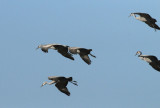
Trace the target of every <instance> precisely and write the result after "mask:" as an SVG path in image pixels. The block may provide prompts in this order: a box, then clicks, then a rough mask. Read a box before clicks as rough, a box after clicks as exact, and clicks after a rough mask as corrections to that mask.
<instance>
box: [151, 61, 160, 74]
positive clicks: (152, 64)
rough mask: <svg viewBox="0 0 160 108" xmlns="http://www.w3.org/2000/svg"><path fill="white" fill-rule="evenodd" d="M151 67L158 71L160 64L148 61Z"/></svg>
mask: <svg viewBox="0 0 160 108" xmlns="http://www.w3.org/2000/svg"><path fill="white" fill-rule="evenodd" d="M149 64H150V65H151V66H152V68H154V69H155V70H157V71H159V72H160V65H159V64H156V63H149Z"/></svg>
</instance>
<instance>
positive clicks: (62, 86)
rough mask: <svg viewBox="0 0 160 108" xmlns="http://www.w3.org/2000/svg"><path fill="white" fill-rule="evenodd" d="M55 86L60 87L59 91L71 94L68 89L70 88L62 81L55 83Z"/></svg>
mask: <svg viewBox="0 0 160 108" xmlns="http://www.w3.org/2000/svg"><path fill="white" fill-rule="evenodd" d="M67 83H68V82H67ZM55 86H56V87H57V88H58V90H59V91H61V92H62V93H64V94H66V95H68V96H70V92H69V91H68V89H67V87H66V86H65V85H63V84H62V83H57V84H55Z"/></svg>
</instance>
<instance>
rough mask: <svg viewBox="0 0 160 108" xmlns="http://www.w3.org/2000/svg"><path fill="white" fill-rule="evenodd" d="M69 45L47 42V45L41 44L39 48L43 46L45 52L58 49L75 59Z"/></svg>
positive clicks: (64, 54) (62, 53)
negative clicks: (69, 50)
mask: <svg viewBox="0 0 160 108" xmlns="http://www.w3.org/2000/svg"><path fill="white" fill-rule="evenodd" d="M68 47H69V46H65V45H60V44H46V45H39V46H38V47H37V49H38V48H41V50H42V51H43V52H45V53H48V50H49V49H54V50H57V51H58V52H59V53H60V54H61V55H63V56H64V57H66V58H69V59H71V60H74V58H73V57H72V54H70V53H69V52H68Z"/></svg>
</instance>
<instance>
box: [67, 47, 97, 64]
mask: <svg viewBox="0 0 160 108" xmlns="http://www.w3.org/2000/svg"><path fill="white" fill-rule="evenodd" d="M68 49H69V52H70V53H72V54H79V55H80V57H81V58H82V59H83V60H84V61H85V62H86V63H87V64H88V65H90V64H91V60H90V58H89V56H88V54H89V55H91V56H92V57H94V58H96V56H94V55H92V54H91V53H90V52H91V51H92V49H86V48H79V47H68Z"/></svg>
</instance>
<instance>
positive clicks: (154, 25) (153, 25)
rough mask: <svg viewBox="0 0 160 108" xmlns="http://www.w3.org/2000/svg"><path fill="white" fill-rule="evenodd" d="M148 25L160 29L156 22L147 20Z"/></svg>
mask: <svg viewBox="0 0 160 108" xmlns="http://www.w3.org/2000/svg"><path fill="white" fill-rule="evenodd" d="M145 23H146V24H147V25H148V26H150V27H152V28H155V29H158V30H160V27H159V26H158V25H157V24H155V23H150V22H145Z"/></svg>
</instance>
